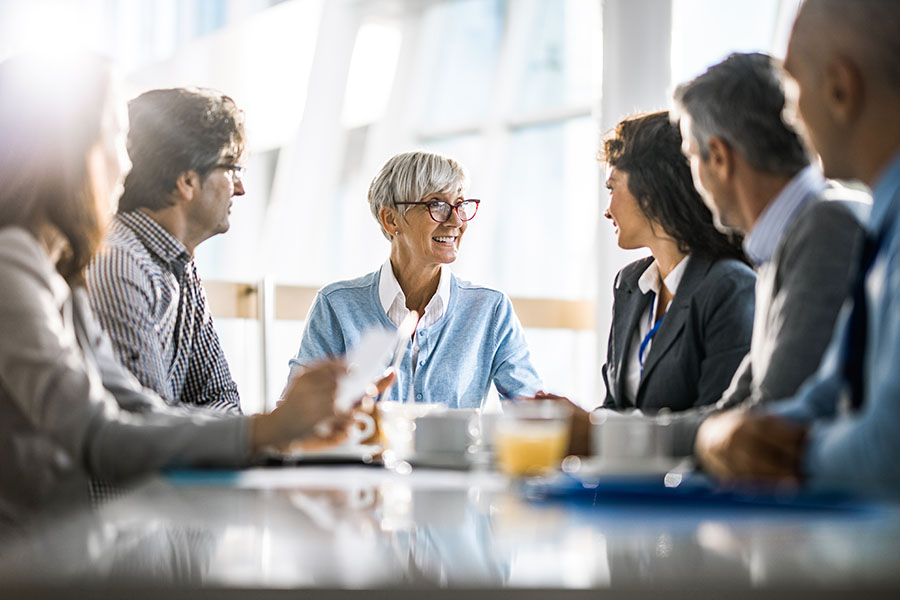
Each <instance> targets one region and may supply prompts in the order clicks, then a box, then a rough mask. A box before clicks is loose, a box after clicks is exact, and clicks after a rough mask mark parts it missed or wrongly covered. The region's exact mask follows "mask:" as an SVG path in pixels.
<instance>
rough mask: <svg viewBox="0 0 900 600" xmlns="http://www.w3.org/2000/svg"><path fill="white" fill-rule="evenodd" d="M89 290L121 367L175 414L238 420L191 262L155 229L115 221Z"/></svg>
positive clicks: (136, 221) (139, 219)
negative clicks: (186, 411)
mask: <svg viewBox="0 0 900 600" xmlns="http://www.w3.org/2000/svg"><path fill="white" fill-rule="evenodd" d="M87 287H88V293H89V295H90V300H91V307H92V308H93V310H94V313H95V314H96V316H97V319H98V320H99V321H100V324H101V325H102V326H103V328H104V329H106V331H107V332H108V333H109V336H110V338H112V342H113V347H114V348H115V350H116V353H117V355H118V357H119V360H121V361H122V364H124V365H125V366H126V367H127V368H128V369H129V370H130V371H131V372H132V373H134V374H135V376H136V377H137V378H138V380H139V381H140V382H141V383H142V384H143V385H144V386H146V387H148V388H151V389H153V390H154V391H156V393H158V394H159V395H160V396H162V397H163V398H164V399H165V401H166V402H167V403H169V404H170V405H173V406H176V405H194V406H205V407H207V408H216V409H220V410H224V411H228V412H234V413H239V412H240V397H239V396H238V391H237V385H236V384H235V383H234V380H233V379H232V378H231V372H230V371H229V369H228V362H227V361H226V360H225V354H224V352H223V351H222V346H221V344H220V343H219V336H218V335H217V334H216V330H215V328H214V327H213V320H212V316H211V315H210V313H209V309H208V308H207V303H206V294H205V292H204V291H203V286H202V284H201V282H200V277H199V276H198V275H197V267H196V265H195V264H194V260H193V259H192V257H191V256H190V254H188V252H187V250H186V249H185V247H184V244H182V243H181V242H180V241H178V240H177V239H176V238H175V237H173V236H172V235H171V234H170V233H168V232H167V231H166V230H165V229H163V228H162V227H161V226H160V225H159V224H158V223H157V222H156V221H154V220H153V219H152V218H150V217H149V216H148V215H147V214H145V213H143V212H141V211H140V210H135V211H131V212H127V213H123V214H119V215H116V217H115V219H114V221H113V223H112V226H111V227H110V229H109V231H108V232H107V234H106V239H105V243H104V245H103V247H102V248H101V250H100V252H98V254H97V256H96V257H95V258H94V260H93V262H91V264H90V267H89V268H88V271H87Z"/></svg>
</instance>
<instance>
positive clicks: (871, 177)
mask: <svg viewBox="0 0 900 600" xmlns="http://www.w3.org/2000/svg"><path fill="white" fill-rule="evenodd" d="M847 4H848V3H847V2H843V1H836V0H807V2H806V3H804V4H803V6H802V7H801V9H800V12H799V14H798V16H797V20H796V22H795V23H794V29H793V32H792V33H791V40H790V43H789V44H788V53H787V58H786V60H785V70H786V71H787V72H788V73H789V74H790V75H791V77H792V78H793V80H794V81H795V82H796V84H797V86H798V88H799V94H798V108H799V111H800V113H801V116H802V118H803V120H804V123H805V125H806V127H807V128H808V130H809V133H810V139H811V140H812V142H813V145H814V146H815V148H816V150H817V151H818V152H819V155H820V156H821V158H822V164H823V167H824V172H825V175H827V176H830V177H839V178H845V179H859V180H860V181H862V182H864V183H865V184H867V185H868V186H869V187H870V188H871V189H872V197H873V205H872V217H871V219H870V220H869V222H868V223H867V225H866V233H867V235H866V238H865V243H864V245H863V251H862V252H861V253H860V258H859V260H858V262H857V265H856V267H857V269H858V273H857V275H856V276H855V282H854V284H853V286H852V289H851V294H850V296H849V298H848V300H849V301H848V303H847V310H845V311H844V312H843V313H842V316H841V318H840V320H839V323H838V325H837V327H836V329H835V335H834V337H833V338H832V340H831V344H830V346H829V348H828V350H827V352H826V355H825V359H824V360H823V361H822V365H821V366H820V368H819V370H818V371H817V372H816V374H815V375H814V376H813V377H812V378H810V380H809V382H808V383H806V384H805V385H804V386H803V387H802V388H801V389H800V391H799V392H798V393H797V394H796V395H795V396H794V397H793V398H792V399H791V400H790V401H788V402H785V403H780V404H778V405H775V406H774V407H773V408H772V409H770V410H769V411H767V412H765V413H763V414H759V413H757V412H746V411H736V410H732V411H727V412H724V413H721V414H718V415H715V416H714V417H710V419H709V420H707V422H706V423H705V424H704V427H703V431H701V432H700V433H699V434H698V437H697V444H698V447H703V448H704V451H703V452H702V455H701V459H702V462H703V466H704V468H706V469H707V470H708V471H709V472H711V473H712V474H713V475H715V476H717V477H719V478H721V479H725V480H733V479H744V480H755V481H759V480H772V481H785V480H787V481H802V482H803V483H804V484H805V485H806V486H808V487H809V488H812V489H829V490H833V489H840V490H853V491H865V492H887V493H890V494H897V493H900V461H898V458H900V391H898V390H900V370H898V368H897V365H898V364H900V36H898V35H897V31H900V2H897V1H896V0H890V1H887V0H859V1H857V2H854V3H853V8H852V10H848V9H847Z"/></svg>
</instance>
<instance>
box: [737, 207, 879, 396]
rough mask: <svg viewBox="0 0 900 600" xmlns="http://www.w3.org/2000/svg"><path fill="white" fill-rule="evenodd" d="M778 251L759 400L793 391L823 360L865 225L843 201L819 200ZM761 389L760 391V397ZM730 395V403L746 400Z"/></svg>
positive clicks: (845, 292)
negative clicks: (773, 317) (767, 355)
mask: <svg viewBox="0 0 900 600" xmlns="http://www.w3.org/2000/svg"><path fill="white" fill-rule="evenodd" d="M804 212H806V214H800V215H798V217H797V227H796V228H794V229H793V230H792V232H791V234H790V235H789V236H786V239H785V240H784V241H783V242H782V245H781V247H780V248H779V249H778V251H776V256H775V260H776V261H777V263H776V264H777V273H776V289H777V291H776V292H775V296H774V298H773V299H772V300H771V302H772V307H771V311H775V312H773V313H772V314H773V315H777V323H773V322H771V321H770V324H769V327H768V329H769V330H770V331H773V332H774V336H773V337H771V338H770V339H768V340H766V342H767V344H768V345H769V347H770V348H771V359H770V360H769V363H768V368H767V369H766V372H765V374H764V375H762V378H761V381H760V384H759V386H758V389H754V390H753V391H752V393H751V396H752V398H751V399H752V400H753V401H767V400H777V399H781V398H787V397H789V396H793V395H794V394H795V393H796V391H797V390H798V389H799V387H800V384H802V383H803V382H804V381H805V380H806V379H807V377H809V376H810V375H812V374H813V373H814V372H815V371H816V369H817V368H818V366H819V363H820V362H821V360H822V355H823V354H824V353H825V349H826V348H827V347H828V342H829V341H830V340H831V336H832V333H833V332H834V323H835V321H836V319H837V315H838V312H840V309H841V305H842V304H843V301H844V298H845V297H846V295H847V291H848V289H849V285H850V277H851V274H852V271H853V269H854V264H855V256H856V253H857V250H858V246H859V244H860V242H861V240H862V235H863V229H862V225H861V224H860V223H859V221H858V220H857V218H856V217H855V216H854V215H853V213H851V212H850V210H849V209H848V208H847V207H846V206H844V205H843V203H840V202H831V201H823V202H815V203H813V204H812V205H811V206H810V207H809V208H808V212H807V211H804ZM757 395H758V397H757ZM744 400H745V398H743V397H735V398H733V399H729V404H736V403H738V402H742V401H744Z"/></svg>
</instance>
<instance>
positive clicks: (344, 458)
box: [276, 444, 381, 463]
mask: <svg viewBox="0 0 900 600" xmlns="http://www.w3.org/2000/svg"><path fill="white" fill-rule="evenodd" d="M380 453H381V446H380V445H379V444H355V445H352V446H332V447H330V448H317V449H314V450H300V449H297V450H290V451H287V452H278V453H276V457H277V458H280V459H281V460H283V461H285V462H291V463H294V462H362V463H371V462H374V461H375V460H377V457H378V456H379V454H380Z"/></svg>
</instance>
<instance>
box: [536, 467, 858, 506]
mask: <svg viewBox="0 0 900 600" xmlns="http://www.w3.org/2000/svg"><path fill="white" fill-rule="evenodd" d="M522 489H523V493H524V495H525V497H526V498H527V499H529V500H531V501H534V502H572V503H577V504H580V505H587V506H610V507H613V506H617V505H618V506H628V507H635V506H653V505H657V506H666V507H673V506H678V505H682V506H686V507H688V506H691V507H696V506H701V507H712V506H718V507H734V508H739V507H755V508H763V507H767V508H774V509H782V510H792V509H793V510H802V511H811V510H817V511H818V510H824V511H868V510H870V509H872V508H873V507H874V506H875V504H874V503H873V502H871V501H869V500H867V499H863V498H859V497H855V496H852V495H848V494H840V493H811V492H803V491H799V490H785V489H783V488H780V489H779V488H775V487H773V486H764V485H754V486H751V485H745V486H740V487H724V486H722V485H720V484H717V483H715V482H713V481H712V480H711V479H709V478H708V477H706V476H704V475H702V474H697V473H692V474H685V475H683V476H682V477H681V478H680V481H678V482H672V481H671V480H670V481H669V482H668V483H667V481H666V478H665V476H663V475H653V476H602V477H586V478H583V479H582V478H579V477H578V476H574V475H568V474H561V475H559V476H558V477H555V478H551V479H536V480H532V481H527V482H525V483H524V485H523V488H522Z"/></svg>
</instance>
